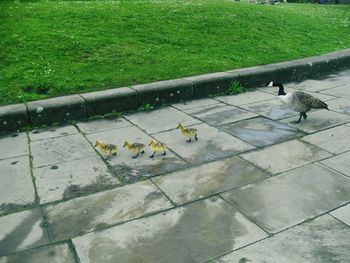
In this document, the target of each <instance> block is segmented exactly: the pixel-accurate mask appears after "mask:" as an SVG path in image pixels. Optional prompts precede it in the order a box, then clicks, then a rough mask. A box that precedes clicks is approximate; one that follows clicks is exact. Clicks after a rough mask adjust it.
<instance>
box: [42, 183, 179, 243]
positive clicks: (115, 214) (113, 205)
mask: <svg viewBox="0 0 350 263" xmlns="http://www.w3.org/2000/svg"><path fill="white" fill-rule="evenodd" d="M170 207H172V205H171V203H170V201H168V200H167V199H166V198H165V197H164V196H163V195H162V194H161V192H160V191H159V190H158V189H157V188H156V187H155V186H154V185H153V184H152V183H151V182H149V181H143V182H139V183H135V184H132V185H128V186H125V187H119V188H115V189H113V190H107V191H105V192H101V193H97V194H92V195H89V196H86V197H79V198H75V199H72V200H69V201H67V202H62V203H59V204H56V205H49V206H46V207H45V208H44V210H45V213H46V215H47V218H48V221H49V224H50V230H51V233H52V236H53V239H54V240H55V241H58V240H64V239H67V238H71V237H75V236H77V235H80V234H83V233H86V232H90V231H92V230H96V229H100V228H104V227H106V226H109V225H113V224H117V223H121V222H124V221H127V220H130V219H134V218H137V217H140V216H143V215H146V214H149V213H153V212H156V211H159V210H163V209H168V208H170Z"/></svg>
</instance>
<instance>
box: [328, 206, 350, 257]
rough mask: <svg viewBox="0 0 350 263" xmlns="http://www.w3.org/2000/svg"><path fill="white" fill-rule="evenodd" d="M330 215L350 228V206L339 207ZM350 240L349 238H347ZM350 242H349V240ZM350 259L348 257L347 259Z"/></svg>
mask: <svg viewBox="0 0 350 263" xmlns="http://www.w3.org/2000/svg"><path fill="white" fill-rule="evenodd" d="M330 214H331V215H332V216H334V217H336V218H337V219H339V220H340V221H342V222H344V223H345V224H347V225H348V226H350V204H348V205H346V206H343V207H340V208H338V209H336V210H334V211H332V212H330ZM349 239H350V237H349ZM349 241H350V240H349ZM349 258H350V257H349Z"/></svg>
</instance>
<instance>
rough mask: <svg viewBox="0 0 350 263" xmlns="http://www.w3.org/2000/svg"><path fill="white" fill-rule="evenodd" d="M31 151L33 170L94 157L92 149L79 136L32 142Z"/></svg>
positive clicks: (94, 153)
mask: <svg viewBox="0 0 350 263" xmlns="http://www.w3.org/2000/svg"><path fill="white" fill-rule="evenodd" d="M31 149H32V151H31V152H32V156H33V166H34V167H35V168H37V167H41V166H47V165H53V164H58V163H61V162H68V161H73V160H77V159H82V158H87V157H91V156H96V152H95V151H94V149H93V148H92V147H91V145H90V144H89V143H88V142H87V141H86V140H85V139H84V137H83V136H82V135H80V134H73V135H69V136H64V137H59V138H52V139H45V140H39V141H34V142H32V143H31Z"/></svg>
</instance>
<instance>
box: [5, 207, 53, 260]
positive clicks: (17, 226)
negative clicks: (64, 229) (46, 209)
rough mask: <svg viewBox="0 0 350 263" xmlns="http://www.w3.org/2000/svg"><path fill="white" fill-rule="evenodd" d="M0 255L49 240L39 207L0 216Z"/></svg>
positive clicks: (39, 244) (46, 242)
mask: <svg viewBox="0 0 350 263" xmlns="http://www.w3.org/2000/svg"><path fill="white" fill-rule="evenodd" d="M0 226H1V228H0V256H3V255H7V254H10V253H12V252H15V251H21V250H25V249H29V248H33V247H38V246H41V245H45V244H48V243H49V242H50V240H49V237H48V234H47V231H46V229H44V228H43V218H42V215H41V211H40V210H39V209H32V210H26V211H22V212H19V213H15V214H11V215H7V216H2V217H0Z"/></svg>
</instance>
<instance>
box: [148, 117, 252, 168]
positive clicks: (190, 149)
mask: <svg viewBox="0 0 350 263" xmlns="http://www.w3.org/2000/svg"><path fill="white" fill-rule="evenodd" d="M191 128H195V129H197V130H198V141H196V140H195V139H193V138H192V141H191V142H189V143H188V142H187V137H185V136H183V135H182V134H181V133H180V131H179V130H177V129H176V130H172V131H167V132H163V133H157V134H155V135H154V137H155V138H156V139H157V140H160V141H163V142H167V145H168V146H169V147H170V148H171V149H172V150H174V151H175V152H176V153H177V154H178V155H180V156H181V157H182V158H184V159H185V160H186V161H188V162H190V163H192V164H199V163H202V162H205V161H213V160H217V159H221V158H224V157H228V156H232V155H234V154H237V153H240V152H245V151H248V150H251V149H254V147H253V146H252V145H250V144H248V143H246V142H243V141H241V140H239V139H237V138H235V137H233V136H231V135H228V134H227V133H225V132H222V131H220V130H218V129H216V128H214V127H211V126H209V125H208V124H205V123H203V124H198V125H194V126H191Z"/></svg>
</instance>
